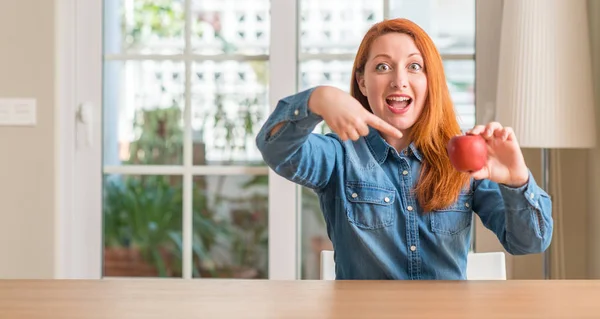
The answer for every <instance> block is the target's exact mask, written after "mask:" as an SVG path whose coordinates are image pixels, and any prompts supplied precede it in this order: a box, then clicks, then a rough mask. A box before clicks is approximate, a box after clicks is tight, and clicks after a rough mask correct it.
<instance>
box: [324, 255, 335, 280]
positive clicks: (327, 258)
mask: <svg viewBox="0 0 600 319" xmlns="http://www.w3.org/2000/svg"><path fill="white" fill-rule="evenodd" d="M321 280H335V260H334V259H333V251H331V250H323V251H321Z"/></svg>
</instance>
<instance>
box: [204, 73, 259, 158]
mask: <svg viewBox="0 0 600 319" xmlns="http://www.w3.org/2000/svg"><path fill="white" fill-rule="evenodd" d="M267 71H268V64H267V62H264V61H249V62H239V61H224V62H215V61H206V62H202V63H196V64H194V65H193V71H192V112H193V115H192V129H193V140H194V164H195V165H264V164H263V160H262V156H261V155H260V153H259V152H258V150H257V148H256V142H255V137H256V134H257V133H258V130H259V129H260V126H261V125H262V124H263V123H264V121H265V120H266V117H267V115H268V112H269V96H268V90H267V85H268V73H267Z"/></svg>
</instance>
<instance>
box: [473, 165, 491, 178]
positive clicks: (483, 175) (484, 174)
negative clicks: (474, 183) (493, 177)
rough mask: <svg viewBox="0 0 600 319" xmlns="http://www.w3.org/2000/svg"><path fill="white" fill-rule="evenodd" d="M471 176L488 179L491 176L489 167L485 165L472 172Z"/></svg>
mask: <svg viewBox="0 0 600 319" xmlns="http://www.w3.org/2000/svg"><path fill="white" fill-rule="evenodd" d="M471 177H473V178H474V179H477V180H481V179H486V178H488V177H489V172H488V170H487V168H486V167H484V168H482V169H480V170H478V171H475V172H472V173H471Z"/></svg>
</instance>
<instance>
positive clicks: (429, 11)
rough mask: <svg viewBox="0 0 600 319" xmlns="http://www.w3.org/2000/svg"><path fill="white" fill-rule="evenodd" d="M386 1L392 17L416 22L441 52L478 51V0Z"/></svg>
mask: <svg viewBox="0 0 600 319" xmlns="http://www.w3.org/2000/svg"><path fill="white" fill-rule="evenodd" d="M386 1H389V3H390V17H392V18H407V19H410V20H412V21H413V22H415V23H417V24H418V25H419V26H420V27H421V28H423V29H424V30H425V32H427V33H428V34H429V36H430V37H431V38H432V39H433V41H434V42H435V44H436V45H437V47H438V50H439V51H440V52H441V53H442V54H448V53H455V54H474V53H475V0H425V1H423V0H386Z"/></svg>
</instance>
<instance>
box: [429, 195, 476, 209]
mask: <svg viewBox="0 0 600 319" xmlns="http://www.w3.org/2000/svg"><path fill="white" fill-rule="evenodd" d="M472 203H473V194H460V195H459V196H458V200H457V201H456V202H454V203H452V205H450V206H448V207H446V208H442V209H438V210H436V211H437V212H448V211H452V212H465V213H469V212H471V210H472Z"/></svg>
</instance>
